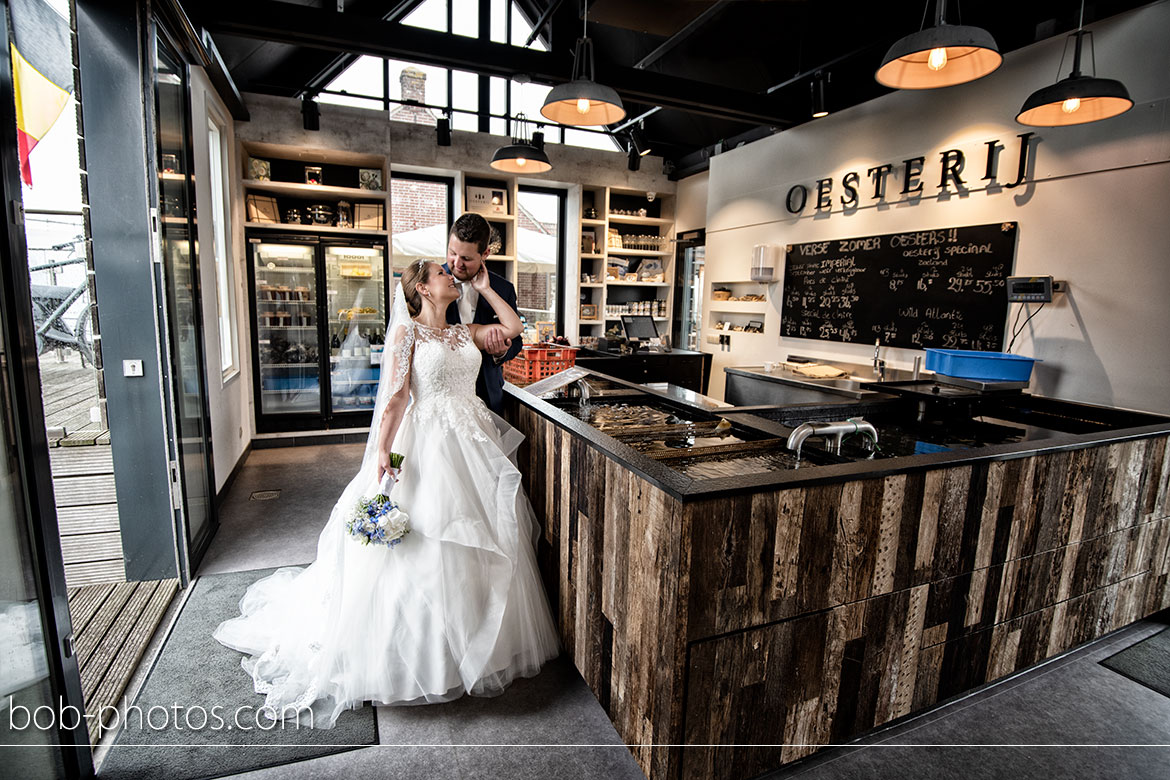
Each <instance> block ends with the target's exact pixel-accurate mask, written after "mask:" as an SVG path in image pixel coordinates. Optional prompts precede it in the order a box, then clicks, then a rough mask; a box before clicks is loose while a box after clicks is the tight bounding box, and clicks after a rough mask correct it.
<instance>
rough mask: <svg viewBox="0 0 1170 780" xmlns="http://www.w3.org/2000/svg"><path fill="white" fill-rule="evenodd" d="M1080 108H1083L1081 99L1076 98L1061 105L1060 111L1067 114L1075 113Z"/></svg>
mask: <svg viewBox="0 0 1170 780" xmlns="http://www.w3.org/2000/svg"><path fill="white" fill-rule="evenodd" d="M1080 107H1081V99H1080V98H1075V97H1071V98H1069V99H1068V100H1066V101H1064V102H1063V103H1061V104H1060V110H1061V111H1063V112H1064V113H1066V114H1072V113H1075V112H1076V110H1077V109H1078V108H1080Z"/></svg>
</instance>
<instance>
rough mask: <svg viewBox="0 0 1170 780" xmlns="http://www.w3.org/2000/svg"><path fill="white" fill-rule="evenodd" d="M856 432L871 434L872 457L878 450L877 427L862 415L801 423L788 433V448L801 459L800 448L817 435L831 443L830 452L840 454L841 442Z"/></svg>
mask: <svg viewBox="0 0 1170 780" xmlns="http://www.w3.org/2000/svg"><path fill="white" fill-rule="evenodd" d="M855 433H864V434H867V435H868V436H869V440H870V444H871V447H870V452H871V457H872V453H873V452H875V451H876V450H877V440H878V435H877V429H876V428H874V427H873V425H872V424H871V423H868V422H866V421H865V420H862V419H861V418H860V417H859V418H857V419H855V420H840V421H838V422H806V423H801V424H800V425H799V426H798V427H797V428H796V430H794V431H793V432H792V433H790V434H789V435H788V449H790V450H796V459H797V460H800V449H801V447H803V446H804V441H805V439H808V438H809V437H813V436H816V437H819V438H821V439H824V440H825V443H826V444H828V445H829V451H830V452H832V453H833V454H834V455H840V454H841V442H842V441H843V440H844V438H845V437H846V436H851V435H853V434H855Z"/></svg>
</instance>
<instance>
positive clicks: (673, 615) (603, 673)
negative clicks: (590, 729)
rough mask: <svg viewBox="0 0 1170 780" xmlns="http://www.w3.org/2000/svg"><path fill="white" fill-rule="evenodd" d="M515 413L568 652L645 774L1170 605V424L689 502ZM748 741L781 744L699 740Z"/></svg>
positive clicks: (632, 466)
mask: <svg viewBox="0 0 1170 780" xmlns="http://www.w3.org/2000/svg"><path fill="white" fill-rule="evenodd" d="M506 403H507V406H508V409H507V416H508V418H509V419H510V420H511V421H512V422H513V423H514V424H515V425H516V426H517V427H518V428H519V429H520V430H521V431H522V432H523V433H524V434H525V436H526V437H527V442H526V452H522V453H521V457H520V463H521V464H524V465H523V466H522V468H523V469H524V471H525V484H526V487H527V489H528V491H529V495H530V497H531V499H532V502H533V505H534V507H535V509H536V512H537V515H538V516H539V517H540V518H541V520H542V522H543V529H544V532H543V541H542V544H541V564H542V570H543V573H544V576H545V580H546V586H547V587H548V591H549V597H550V601H551V603H552V604H553V605H554V613H555V614H556V616H557V618H558V622H559V626H560V629H561V635H562V639H563V642H564V645H565V648H566V652H568V653H569V654H570V655H571V657H572V658H573V661H574V663H575V664H576V666H577V668H578V669H579V670H580V672H581V674H582V676H583V677H584V679H585V681H586V682H587V683H588V684H589V686H590V688H592V690H593V692H594V694H595V695H596V696H597V699H598V701H599V702H600V703H601V704H602V706H603V707H604V708H605V710H606V712H607V713H608V714H609V716H610V719H611V720H612V721H613V723H614V725H615V727H616V728H617V730H618V733H619V734H621V736H622V738H623V739H624V740H625V741H626V743H627V744H628V745H630V750H631V751H632V752H633V754H634V756H635V758H636V759H637V761H638V762H639V764H640V766H641V767H642V769H643V770H644V771H645V773H646V775H647V777H648V778H651V780H659V778H671V779H674V778H707V777H714V778H744V777H750V776H753V775H756V774H759V773H761V772H764V771H766V770H768V769H771V768H775V767H777V766H779V765H780V764H782V763H786V762H789V761H792V760H795V759H797V758H800V757H802V756H804V755H807V754H809V753H811V752H813V751H814V750H816V749H817V746H818V745H823V744H827V743H833V742H840V741H842V740H844V739H847V738H848V737H850V736H852V735H856V734H858V733H860V732H864V731H866V730H868V729H871V728H873V727H875V726H878V725H880V724H882V723H886V722H888V721H890V720H893V719H895V718H899V717H902V716H904V715H907V714H909V713H912V712H915V711H917V710H921V709H923V708H925V707H928V706H930V705H932V704H934V703H936V702H938V701H940V700H943V699H946V698H948V697H950V696H953V695H955V694H957V693H960V692H962V691H964V690H968V689H970V688H973V687H975V686H978V685H980V684H982V683H984V682H987V681H990V680H994V679H997V678H1000V677H1003V676H1005V675H1008V674H1010V673H1012V672H1015V671H1016V670H1019V669H1022V668H1025V667H1027V666H1031V665H1033V664H1035V663H1037V662H1039V661H1041V660H1043V659H1045V658H1049V657H1051V656H1053V655H1056V654H1058V653H1060V652H1063V651H1064V650H1066V649H1068V648H1070V647H1073V646H1075V645H1077V644H1080V643H1082V642H1085V641H1088V640H1090V639H1093V638H1095V637H1098V636H1101V635H1102V634H1105V633H1107V632H1109V631H1112V630H1114V629H1116V628H1120V627H1122V626H1124V625H1127V624H1129V623H1132V622H1133V621H1135V620H1138V619H1140V618H1142V617H1144V616H1146V615H1149V614H1151V613H1153V612H1156V611H1158V610H1160V609H1164V608H1166V607H1168V606H1170V518H1168V515H1170V497H1168V486H1167V482H1168V479H1167V477H1168V475H1170V447H1168V446H1167V439H1168V437H1170V424H1166V423H1165V422H1163V423H1162V424H1161V425H1155V426H1150V425H1146V426H1144V427H1139V428H1134V429H1128V430H1125V431H1116V432H1114V433H1115V435H1114V436H1112V437H1109V438H1107V439H1102V438H1101V437H1100V436H1098V437H1097V438H1095V439H1094V437H1080V439H1078V440H1077V441H1075V442H1074V441H1070V440H1068V439H1063V440H1060V441H1059V442H1057V443H1056V444H1053V445H1052V446H1050V447H1047V448H1039V449H1037V448H1036V447H1035V446H1033V447H1032V451H1030V452H1019V451H1017V452H1007V453H1004V454H1001V455H999V456H996V457H990V458H988V457H979V456H978V453H975V452H974V451H973V454H972V455H971V456H969V459H968V461H966V462H964V461H963V460H961V459H960V460H955V459H951V460H949V461H948V460H945V459H943V460H940V461H939V462H938V463H937V465H930V464H928V465H925V466H923V465H921V464H922V463H923V460H922V458H916V459H915V458H905V459H892V460H889V461H887V462H886V463H885V465H884V466H882V467H881V468H880V469H879V468H878V467H876V466H875V464H872V463H870V464H857V465H858V466H859V468H858V469H857V472H856V473H855V474H854V475H852V476H850V475H849V474H846V473H843V471H842V470H843V469H844V468H845V467H843V466H833V467H823V468H818V467H812V468H805V469H802V470H800V471H802V472H804V474H803V475H796V476H794V475H791V474H789V475H788V476H787V477H786V478H785V479H784V480H783V481H779V482H776V483H775V484H771V485H768V484H760V485H758V486H757V487H755V488H753V489H751V490H743V489H734V490H727V491H722V492H720V491H718V490H703V491H699V492H691V491H686V490H680V489H678V487H677V485H672V484H669V483H666V482H663V481H662V480H661V479H658V478H657V476H656V474H657V473H658V472H657V471H656V470H655V467H660V466H661V464H654V463H649V462H642V461H648V459H646V458H644V457H642V456H640V455H639V454H638V453H636V452H634V451H633V450H630V449H629V448H628V447H625V446H624V445H622V444H620V443H618V442H616V441H615V440H613V439H610V438H609V437H606V436H604V435H603V434H600V433H598V432H596V431H594V430H593V429H591V428H589V427H588V426H585V425H584V424H583V423H581V422H580V421H578V420H575V419H574V418H572V417H570V416H569V415H567V414H565V413H563V412H561V411H560V410H558V409H556V408H555V407H553V406H551V405H550V404H547V403H544V402H542V401H540V400H538V399H534V398H532V397H531V396H528V395H527V394H525V393H523V391H519V390H513V389H509V396H508V398H507V401H506ZM1156 419H1163V418H1156ZM1033 445H1035V443H1034V442H1033ZM639 458H641V460H639ZM899 460H902V461H906V462H908V463H909V462H911V461H913V462H914V463H915V464H918V465H916V466H914V467H906V468H899V464H898V461H899ZM867 468H868V471H867V470H866V469H867ZM826 469H828V471H829V472H831V474H832V477H831V478H828V479H826V478H824V473H825V472H826ZM818 472H819V473H818ZM586 475H587V476H586ZM750 744H755V745H759V744H766V745H781V744H783V745H785V747H727V748H723V747H717V748H712V747H703V746H705V745H750ZM651 745H663V746H664V747H651ZM681 745H697V746H698V747H681Z"/></svg>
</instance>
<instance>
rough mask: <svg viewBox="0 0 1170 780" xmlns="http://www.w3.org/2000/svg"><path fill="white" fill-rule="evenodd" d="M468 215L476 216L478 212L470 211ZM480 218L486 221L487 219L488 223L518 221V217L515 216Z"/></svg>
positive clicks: (497, 215)
mask: <svg viewBox="0 0 1170 780" xmlns="http://www.w3.org/2000/svg"><path fill="white" fill-rule="evenodd" d="M467 213H469V214H475V213H478V212H474V211H469V212H467ZM480 216H481V217H483V218H484V219H486V220H487V221H488V222H515V221H516V216H515V215H514V214H480Z"/></svg>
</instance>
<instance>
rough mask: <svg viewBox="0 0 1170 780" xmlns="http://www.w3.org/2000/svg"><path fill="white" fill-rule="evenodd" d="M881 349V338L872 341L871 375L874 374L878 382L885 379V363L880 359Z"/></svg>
mask: <svg viewBox="0 0 1170 780" xmlns="http://www.w3.org/2000/svg"><path fill="white" fill-rule="evenodd" d="M881 348H882V340H881V338H876V339H874V340H873V373H874V376H876V377H877V378H878V379H879V380H881V381H883V382H884V381H885V379H886V361H884V360H882V359H881Z"/></svg>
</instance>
